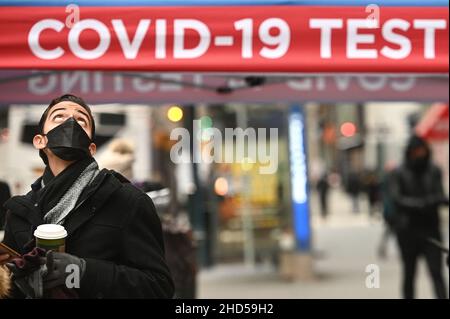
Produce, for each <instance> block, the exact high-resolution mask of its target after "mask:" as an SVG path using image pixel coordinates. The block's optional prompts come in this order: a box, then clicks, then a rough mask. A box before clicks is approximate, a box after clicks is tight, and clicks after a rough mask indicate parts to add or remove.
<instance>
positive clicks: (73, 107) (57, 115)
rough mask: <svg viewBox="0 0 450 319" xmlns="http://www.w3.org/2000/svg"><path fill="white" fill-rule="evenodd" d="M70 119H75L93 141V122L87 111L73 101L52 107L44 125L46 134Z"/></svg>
mask: <svg viewBox="0 0 450 319" xmlns="http://www.w3.org/2000/svg"><path fill="white" fill-rule="evenodd" d="M70 117H73V118H74V120H75V121H77V123H78V124H80V126H81V127H82V128H83V130H84V131H85V132H86V134H87V135H88V136H89V137H90V138H91V139H92V122H91V119H90V117H89V115H88V113H87V111H86V110H85V109H84V108H83V107H82V106H80V105H78V104H77V103H74V102H71V101H63V102H59V103H58V104H55V105H53V106H52V107H51V109H50V110H49V112H48V115H47V119H46V120H45V123H44V128H43V131H44V134H47V133H48V132H49V131H51V130H52V129H54V128H55V127H57V126H59V125H61V124H62V123H64V122H65V121H66V120H67V119H69V118H70Z"/></svg>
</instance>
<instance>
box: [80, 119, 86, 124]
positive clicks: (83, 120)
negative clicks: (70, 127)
mask: <svg viewBox="0 0 450 319" xmlns="http://www.w3.org/2000/svg"><path fill="white" fill-rule="evenodd" d="M78 124H80V125H86V124H87V123H86V120H85V119H78Z"/></svg>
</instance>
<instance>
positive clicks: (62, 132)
mask: <svg viewBox="0 0 450 319" xmlns="http://www.w3.org/2000/svg"><path fill="white" fill-rule="evenodd" d="M39 129H40V132H39V134H37V135H36V136H35V137H34V138H33V145H34V147H35V148H36V149H37V150H39V154H40V156H41V158H42V160H43V161H44V163H45V164H46V169H45V171H44V174H43V176H42V177H41V178H39V179H38V180H37V181H36V182H35V183H34V184H33V185H32V186H31V188H32V189H31V191H30V192H29V193H28V194H27V195H25V196H17V197H13V198H12V199H10V200H9V201H8V202H7V203H6V208H7V209H8V213H7V219H6V227H5V238H4V243H5V244H7V245H8V246H10V247H11V248H13V249H15V250H16V251H18V252H20V253H21V254H26V253H28V252H29V251H30V250H31V249H32V248H33V247H34V242H33V239H34V237H33V231H34V229H36V227H37V226H38V225H40V224H50V223H51V224H60V225H63V226H64V227H65V228H66V230H67V232H68V237H67V238H66V246H65V253H58V252H52V253H51V254H47V255H46V258H45V260H44V262H45V263H46V266H47V268H48V273H47V274H46V275H45V274H44V276H43V279H42V280H43V289H44V292H45V291H46V290H49V289H53V288H54V287H55V286H57V285H64V284H65V282H66V279H67V276H68V275H69V273H67V272H66V271H65V270H66V269H67V268H66V267H67V266H68V265H76V266H78V267H79V269H80V273H81V281H80V285H79V288H76V289H74V290H75V291H76V293H77V295H78V296H79V297H80V298H172V297H173V292H174V287H173V282H172V279H171V276H170V273H169V270H168V267H167V265H166V263H165V260H164V246H163V239H162V231H161V223H160V220H159V218H158V216H157V214H156V211H155V207H154V205H153V203H152V201H151V199H150V198H149V197H148V196H147V195H146V194H144V193H142V192H141V191H140V190H138V189H137V188H135V187H134V186H132V185H131V184H130V183H129V181H128V180H126V179H125V178H124V177H123V176H121V175H120V174H118V173H115V172H113V171H109V170H107V169H103V170H101V171H100V170H99V169H98V165H97V163H96V161H95V160H94V158H93V157H92V156H93V155H94V154H95V151H96V145H95V143H94V142H93V140H94V135H95V122H94V119H93V117H92V113H91V110H90V108H89V107H88V106H87V105H86V103H85V102H84V101H83V100H82V99H81V98H78V97H76V96H73V95H70V94H67V95H63V96H61V97H59V98H56V99H54V100H53V101H52V102H51V103H50V105H49V106H48V108H47V109H46V110H45V112H44V114H43V115H42V118H41V121H40V123H39ZM4 258H6V257H5V256H0V262H1V260H2V259H4ZM31 275H33V274H30V276H31ZM13 280H14V276H13ZM16 286H17V285H16ZM14 289H15V291H14V292H13V297H17V296H22V294H21V293H20V291H18V289H17V287H16V288H14Z"/></svg>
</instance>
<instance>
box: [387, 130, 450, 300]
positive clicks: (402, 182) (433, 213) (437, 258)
mask: <svg viewBox="0 0 450 319" xmlns="http://www.w3.org/2000/svg"><path fill="white" fill-rule="evenodd" d="M389 191H390V194H391V196H392V200H393V202H394V210H395V214H396V218H395V219H396V225H395V228H396V233H397V239H398V244H399V247H400V252H401V257H402V264H403V297H404V298H408V299H410V298H414V296H415V290H414V281H415V275H416V267H417V260H418V258H419V257H420V256H424V257H425V260H426V262H427V265H428V269H429V273H430V275H431V279H432V281H433V286H434V292H435V296H436V297H437V298H447V290H446V287H445V284H444V278H443V275H442V257H443V256H442V254H441V251H440V250H439V249H438V248H437V247H436V246H435V245H432V244H430V239H431V240H435V241H438V242H440V241H441V233H440V221H439V211H438V208H439V206H440V205H442V204H445V203H447V204H448V199H447V198H446V197H445V196H444V191H443V185H442V173H441V170H440V169H439V168H438V167H437V166H435V165H434V164H432V163H431V150H430V148H429V146H428V144H427V143H426V142H425V141H424V140H423V139H421V138H420V137H417V136H412V137H411V138H410V140H409V142H408V145H407V147H406V152H405V161H404V163H403V165H401V166H400V167H399V168H398V169H396V170H395V171H394V172H393V174H392V176H391V178H390V187H389Z"/></svg>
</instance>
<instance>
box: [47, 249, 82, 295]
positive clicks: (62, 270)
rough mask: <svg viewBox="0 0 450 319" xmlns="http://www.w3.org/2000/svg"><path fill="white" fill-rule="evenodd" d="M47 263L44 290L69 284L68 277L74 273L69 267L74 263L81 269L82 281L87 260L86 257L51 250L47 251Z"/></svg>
mask: <svg viewBox="0 0 450 319" xmlns="http://www.w3.org/2000/svg"><path fill="white" fill-rule="evenodd" d="M46 265H47V269H48V273H47V275H46V276H44V290H48V289H52V288H55V287H58V286H67V285H66V279H67V277H68V276H69V275H70V274H71V273H72V272H71V271H72V270H71V269H70V268H69V269H68V268H67V267H68V266H70V265H73V266H75V267H78V269H79V271H80V272H79V274H80V278H79V279H80V281H81V278H83V275H84V272H85V269H86V261H85V260H84V259H82V258H78V257H76V256H73V255H70V254H66V253H59V252H54V251H51V250H50V251H48V252H47V263H46Z"/></svg>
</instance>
